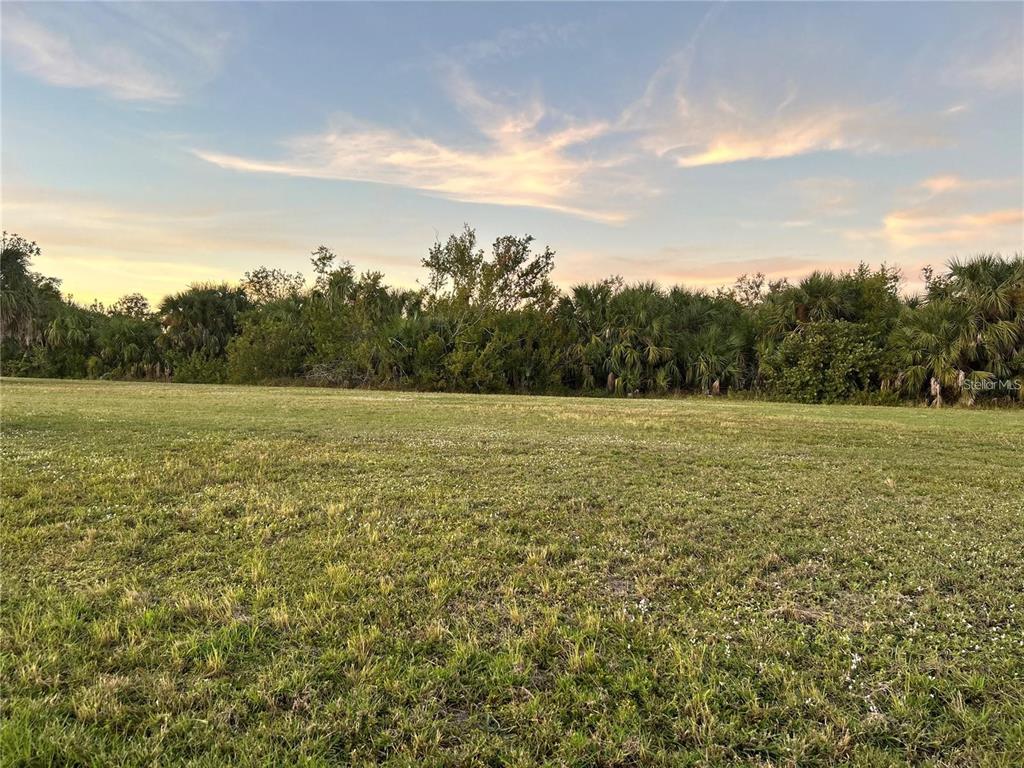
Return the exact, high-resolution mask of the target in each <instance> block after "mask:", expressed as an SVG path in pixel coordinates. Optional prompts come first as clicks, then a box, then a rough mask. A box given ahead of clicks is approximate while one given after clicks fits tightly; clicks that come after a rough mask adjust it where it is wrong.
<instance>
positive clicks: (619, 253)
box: [0, 2, 1024, 303]
mask: <svg viewBox="0 0 1024 768" xmlns="http://www.w3.org/2000/svg"><path fill="white" fill-rule="evenodd" d="M0 30H2V34H0V39H2V55H0V61H2V69H0V78H2V80H0V164H2V187H0V195H2V198H0V199H2V220H3V228H4V230H6V231H13V232H18V233H19V234H22V235H24V236H27V237H29V238H30V239H33V240H36V241H37V242H38V243H39V244H40V246H41V248H42V251H43V253H42V255H41V256H40V257H39V258H38V259H36V263H35V268H36V269H37V270H38V271H40V272H42V273H44V274H49V275H54V276H57V277H59V278H61V279H62V280H63V288H64V290H65V291H66V292H67V293H70V294H72V295H73V296H74V297H75V299H77V300H79V301H81V302H83V303H88V302H89V301H91V300H93V299H99V300H102V301H107V302H109V301H112V300H114V299H116V298H117V297H119V296H121V295H123V294H125V293H128V292H132V291H140V292H142V293H143V294H145V295H146V296H147V297H148V298H150V300H151V301H157V300H159V298H160V297H162V296H164V295H166V294H168V293H171V292H174V291H178V290H181V289H183V288H185V287H186V286H187V285H188V284H190V283H193V282H203V281H215V280H223V279H227V280H232V281H237V280H238V279H240V278H241V277H242V275H243V274H244V272H246V271H247V270H250V269H252V268H253V267H255V266H258V265H267V266H271V267H279V268H283V269H286V270H289V271H302V272H303V273H304V274H306V275H310V274H311V269H310V267H309V253H310V251H312V250H313V249H315V248H316V247H317V246H318V245H320V244H325V245H328V246H329V247H331V248H332V249H334V250H335V251H336V252H337V253H338V254H339V255H341V256H342V257H343V258H345V259H348V260H349V261H351V262H352V263H353V264H354V265H355V266H356V268H357V269H358V270H360V271H362V270H370V269H373V270H380V271H382V272H384V273H385V275H386V277H387V278H388V280H389V282H391V283H392V284H394V285H402V286H413V285H415V284H416V282H417V280H421V281H422V280H423V278H424V273H423V270H422V267H421V265H420V260H421V259H422V258H423V257H424V256H425V255H426V251H427V249H428V248H429V247H430V245H431V244H432V243H433V242H434V241H435V240H436V239H437V238H439V237H440V238H442V239H443V238H445V237H447V235H448V234H449V233H451V232H454V231H457V230H459V229H461V228H462V226H463V224H464V223H468V224H470V225H472V226H474V227H476V228H477V231H478V234H479V237H480V239H481V240H482V241H483V242H484V243H490V242H492V241H493V240H494V238H496V237H497V236H499V235H503V234H526V233H529V234H532V235H533V236H534V237H535V238H536V239H537V241H538V244H539V245H540V246H541V247H543V246H544V245H550V246H551V248H553V249H554V250H555V251H556V252H557V256H556V260H555V263H556V266H555V271H554V278H555V281H556V282H557V283H558V284H559V285H560V286H562V287H569V286H570V285H572V284H575V283H578V282H584V281H591V280H598V279H601V278H604V277H607V276H609V275H613V274H617V275H622V276H624V277H625V278H626V279H627V280H628V281H636V280H654V281H658V282H660V283H662V284H665V285H668V284H675V283H682V284H685V285H688V286H690V287H694V288H699V287H706V288H712V287H716V286H720V285H726V284H729V283H731V282H732V281H733V280H734V279H735V278H736V277H738V276H739V275H740V274H744V273H754V272H764V273H766V274H767V275H768V276H769V277H771V278H778V277H781V276H789V277H791V278H798V277H800V276H802V275H805V274H807V273H809V272H811V271H813V270H815V269H833V270H839V269H847V268H852V267H854V266H856V265H857V264H858V263H859V262H861V261H864V262H867V263H869V264H871V265H879V264H881V263H883V262H884V263H886V264H889V265H894V266H898V267H900V268H901V269H902V270H903V274H904V276H905V278H906V280H907V284H906V289H907V290H913V289H914V288H915V287H916V286H917V285H919V280H920V269H921V267H922V266H924V265H926V264H932V265H935V266H940V265H942V264H944V263H946V262H947V261H948V260H950V259H952V258H956V257H963V256H968V255H971V254H973V253H978V252H990V251H1000V252H1003V253H1014V252H1017V251H1020V250H1021V249H1022V247H1024V179H1022V176H1024V172H1022V166H1024V138H1022V137H1024V44H1022V37H1024V3H1017V2H1013V3H997V4H988V3H968V4H952V3H949V4H946V3H911V4H902V3H877V4H855V3H796V4H782V3H750V4H746V3H729V4H715V5H707V4H700V3H681V4H668V3H656V4H641V3H621V4H619V3H602V4H589V3H588V4H584V3H567V4H547V3H520V4H498V3H451V4H427V3H413V4H400V3H382V4H361V3H299V2H295V3H273V4H258V3H237V4H236V3H211V4H205V3H181V4H179V3H148V4H130V3H117V4H101V3H72V4H58V3H17V2H4V3H3V4H2V6H0Z"/></svg>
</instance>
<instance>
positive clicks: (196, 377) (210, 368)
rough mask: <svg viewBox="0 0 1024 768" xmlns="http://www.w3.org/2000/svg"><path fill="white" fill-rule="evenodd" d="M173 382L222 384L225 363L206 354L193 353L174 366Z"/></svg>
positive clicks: (225, 369) (225, 370) (225, 375)
mask: <svg viewBox="0 0 1024 768" xmlns="http://www.w3.org/2000/svg"><path fill="white" fill-rule="evenodd" d="M174 380H175V381H178V382H184V383H191V384H223V383H224V382H225V381H226V380H227V362H226V361H225V360H224V359H223V358H220V357H213V356H212V355H209V354H208V353H206V352H194V353H192V354H191V355H189V356H188V357H186V358H184V359H182V360H181V361H179V362H178V363H177V364H176V365H175V366H174Z"/></svg>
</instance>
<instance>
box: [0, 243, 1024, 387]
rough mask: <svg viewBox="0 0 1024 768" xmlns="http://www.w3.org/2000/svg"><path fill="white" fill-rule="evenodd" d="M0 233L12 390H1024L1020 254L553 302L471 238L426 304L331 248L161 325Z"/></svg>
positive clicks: (453, 253)
mask: <svg viewBox="0 0 1024 768" xmlns="http://www.w3.org/2000/svg"><path fill="white" fill-rule="evenodd" d="M37 254H38V246H36V245H35V243H31V242H28V241H26V240H24V239H23V238H21V237H19V236H17V235H13V236H8V235H6V234H5V235H4V243H3V270H2V323H3V350H2V351H3V354H2V372H3V373H4V374H5V375H15V376H37V377H73V378H86V377H88V378H100V377H104V378H118V379H140V378H142V379H146V378H148V379H160V378H173V379H174V380H175V381H186V382H206V383H221V382H232V383H262V382H285V381H306V382H310V383H317V384H324V385H335V386H345V387H381V388H410V389H419V390H432V391H437V390H445V391H460V392H530V393H559V392H570V391H572V392H593V391H605V390H607V391H610V392H614V393H618V394H634V393H636V394H647V393H668V392H673V391H680V390H684V391H692V392H703V393H707V394H720V393H725V392H729V391H732V392H739V391H753V392H757V393H760V394H763V395H765V396H768V397H776V398H781V399H790V400H796V401H803V402H839V401H852V402H881V403H885V402H897V401H899V400H901V399H912V400H926V401H927V402H930V403H932V404H935V405H941V404H942V403H944V402H946V403H952V402H962V403H966V404H972V403H974V402H976V401H977V400H986V401H990V402H1002V403H1011V402H1019V401H1020V400H1021V398H1022V384H1024V257H1022V256H1021V255H1020V254H1018V255H1016V256H1013V257H1008V258H1004V257H1001V256H998V255H981V256H977V257H975V258H972V259H970V260H966V261H953V262H951V263H950V264H949V265H948V267H947V269H946V271H944V272H942V273H939V274H936V273H934V272H932V271H930V270H927V271H926V274H925V278H926V290H925V292H924V294H923V295H922V296H914V297H909V298H908V297H904V296H902V295H901V293H900V289H899V286H900V275H899V273H898V272H897V271H896V270H894V269H892V268H886V267H884V266H883V267H880V268H878V269H870V268H868V267H867V266H865V265H862V266H861V267H859V268H858V269H856V270H854V271H852V272H843V273H840V274H832V273H822V272H815V273H814V274H812V275H810V276H808V277H806V278H804V279H803V280H801V281H800V282H799V283H796V284H790V283H789V282H787V281H785V280H782V281H777V282H769V281H766V280H765V278H764V276H763V275H755V276H753V277H748V276H743V277H741V278H740V279H739V280H738V281H737V282H736V284H735V285H734V286H733V287H732V288H731V289H729V290H720V291H718V292H716V293H714V294H709V293H706V292H701V291H690V290H687V289H685V288H682V287H678V286H677V287H673V288H670V289H667V290H666V289H663V288H661V287H659V286H657V285H654V284H651V283H638V284H627V283H625V282H623V280H622V279H621V278H617V277H616V278H610V279H607V280H603V281H600V282H596V283H589V284H582V285H577V286H575V287H573V288H572V289H571V290H570V291H569V293H568V294H562V293H560V292H559V291H558V290H557V289H556V288H555V286H554V285H553V284H552V282H551V280H550V274H551V270H552V267H553V265H554V253H553V252H552V251H551V250H550V249H548V248H545V249H544V250H543V251H541V252H538V251H537V250H535V248H534V242H533V238H531V237H529V236H525V237H514V236H505V237H500V238H498V239H497V240H496V241H495V242H494V244H493V246H492V248H491V250H490V253H487V252H485V250H484V249H483V248H482V247H480V246H479V245H478V243H477V237H476V233H475V232H474V231H473V230H472V229H471V228H469V227H466V228H465V230H464V231H462V232H460V233H457V234H454V235H452V236H451V237H449V238H448V240H447V241H445V242H440V241H439V242H437V243H435V244H434V246H433V247H432V248H430V250H429V252H428V254H427V256H426V258H424V259H423V266H424V268H425V269H426V272H427V278H426V280H425V284H424V286H423V287H422V288H420V289H419V290H398V289H395V288H391V287H389V286H387V285H386V284H385V282H384V278H383V275H381V274H380V273H379V272H365V273H363V274H361V275H357V274H356V272H355V270H354V268H353V267H352V265H351V264H349V263H347V262H345V261H342V260H340V259H338V258H337V257H336V256H335V254H334V253H332V252H331V251H330V250H329V249H327V248H325V247H323V246H321V247H320V248H319V249H317V250H316V251H315V252H314V253H313V255H312V264H313V270H314V273H315V280H314V282H313V284H312V285H311V286H307V283H306V281H305V280H304V279H303V278H302V276H301V275H299V274H289V273H286V272H283V271H281V270H278V269H270V268H266V267H260V268H258V269H255V270H253V271H252V272H248V273H246V275H245V277H244V279H243V280H242V281H241V283H240V284H239V285H236V286H232V285H227V284H222V285H196V286H193V287H191V288H190V289H188V290H186V291H183V292H181V293H177V294H175V295H173V296H169V297H167V298H166V299H164V300H163V302H162V303H161V304H160V306H159V307H158V308H156V309H155V310H153V309H151V308H150V306H149V305H148V303H147V302H146V300H145V299H144V298H143V297H142V296H140V295H138V294H133V295H129V296H126V297H124V298H123V299H121V300H120V301H118V302H116V303H115V304H114V305H113V306H111V307H109V308H105V307H103V306H100V305H98V304H94V305H92V306H90V307H83V306H80V305H78V304H75V303H74V302H72V301H70V300H68V299H66V298H65V297H64V296H62V294H61V292H60V286H59V281H58V280H55V279H53V278H49V277H43V276H40V275H38V274H35V273H33V272H32V271H31V269H30V264H31V259H32V258H33V257H34V256H35V255H37Z"/></svg>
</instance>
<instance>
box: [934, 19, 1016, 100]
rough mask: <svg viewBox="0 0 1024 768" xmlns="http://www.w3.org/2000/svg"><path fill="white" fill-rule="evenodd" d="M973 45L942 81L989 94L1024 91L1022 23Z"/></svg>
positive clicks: (980, 39) (985, 37)
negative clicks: (989, 92) (981, 89)
mask: <svg viewBox="0 0 1024 768" xmlns="http://www.w3.org/2000/svg"><path fill="white" fill-rule="evenodd" d="M1019 21H1020V19H1019V16H1018V23H1017V24H1016V25H1008V26H1006V27H1003V28H1001V29H999V30H998V31H997V32H996V33H994V34H989V35H988V36H981V37H979V38H978V39H976V40H975V41H974V43H975V45H974V46H973V48H972V50H970V51H967V52H964V53H961V54H960V55H958V56H957V57H956V59H955V60H954V61H953V63H952V64H951V65H950V66H949V67H948V68H947V69H946V71H945V72H944V73H943V75H942V79H943V80H944V81H945V82H946V83H947V84H949V85H955V86H962V87H967V88H972V89H973V88H983V89H985V90H989V91H1002V90H1014V89H1015V90H1018V91H1019V90H1020V89H1021V88H1022V87H1024V33H1022V30H1021V26H1020V23H1019Z"/></svg>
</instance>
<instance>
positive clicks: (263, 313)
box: [227, 302, 310, 384]
mask: <svg viewBox="0 0 1024 768" xmlns="http://www.w3.org/2000/svg"><path fill="white" fill-rule="evenodd" d="M309 349H310V334H309V331H308V329H307V327H306V325H305V324H303V323H302V319H301V317H300V316H299V313H298V308H297V307H296V306H294V305H292V303H291V302H282V303H281V304H279V305H276V306H269V307H264V308H262V309H261V310H259V311H256V312H250V313H247V314H246V315H245V316H244V318H243V320H242V333H241V334H240V335H238V336H236V337H235V338H233V339H232V340H231V341H230V342H229V344H228V350H227V355H228V359H227V378H228V380H229V381H231V382H233V383H236V384H257V383H259V382H261V381H276V380H280V379H288V378H293V377H297V376H300V375H301V374H302V372H303V367H304V364H305V360H306V355H307V353H308V352H309Z"/></svg>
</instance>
